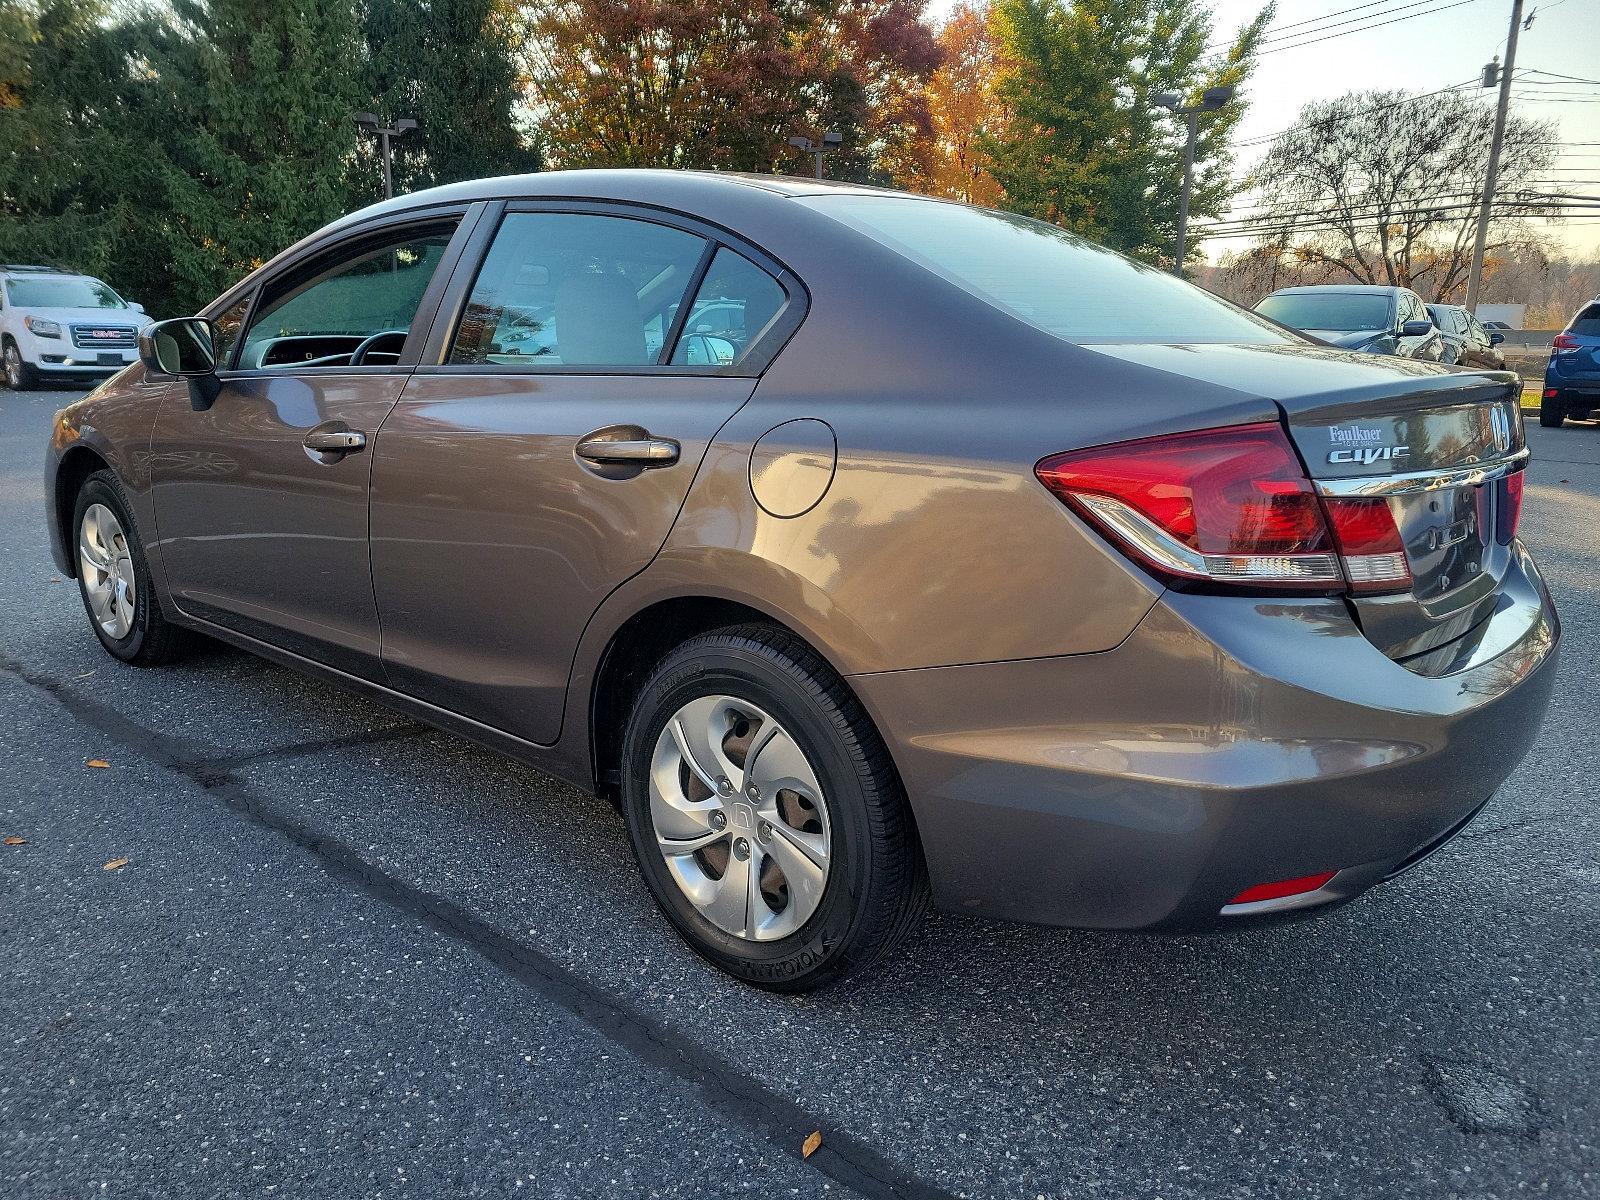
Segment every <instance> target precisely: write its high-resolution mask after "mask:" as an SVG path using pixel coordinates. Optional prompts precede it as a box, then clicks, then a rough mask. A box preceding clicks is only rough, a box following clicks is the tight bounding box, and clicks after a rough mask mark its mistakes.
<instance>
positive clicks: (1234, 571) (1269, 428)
mask: <svg viewBox="0 0 1600 1200" xmlns="http://www.w3.org/2000/svg"><path fill="white" fill-rule="evenodd" d="M1035 472H1036V473H1037V475H1038V476H1039V479H1040V481H1041V482H1042V483H1043V484H1044V485H1045V486H1046V487H1047V488H1049V489H1050V490H1051V491H1052V492H1054V493H1055V494H1056V495H1057V496H1058V497H1060V498H1061V499H1062V500H1064V501H1065V502H1066V503H1067V504H1068V505H1070V506H1071V507H1072V509H1073V510H1074V511H1075V512H1077V513H1078V514H1079V515H1080V516H1082V517H1084V518H1085V519H1086V520H1088V521H1089V522H1090V524H1092V525H1094V526H1095V527H1096V528H1097V529H1099V530H1100V531H1101V532H1103V533H1105V534H1106V535H1107V536H1109V537H1110V538H1111V539H1112V540H1113V541H1114V542H1115V543H1116V544H1117V545H1119V546H1120V547H1121V548H1122V549H1124V550H1125V551H1127V552H1128V553H1130V554H1132V555H1134V556H1135V557H1137V558H1139V559H1140V560H1142V561H1144V562H1145V563H1148V564H1149V565H1151V566H1153V567H1155V568H1156V569H1157V570H1159V571H1162V572H1164V573H1167V574H1170V575H1175V576H1178V577H1180V578H1183V579H1204V580H1210V581H1213V582H1217V583H1231V584H1241V585H1251V584H1254V585H1256V586H1261V585H1267V586H1271V587H1300V588H1315V589H1318V590H1324V591H1325V590H1327V589H1329V588H1330V587H1338V586H1339V585H1340V584H1342V583H1343V580H1344V577H1343V573H1342V572H1341V571H1340V569H1339V562H1338V558H1337V556H1336V555H1335V553H1334V545H1333V540H1332V538H1331V536H1330V535H1329V533H1328V527H1327V524H1326V522H1325V521H1324V520H1323V516H1322V509H1321V507H1320V506H1319V505H1318V503H1317V497H1316V494H1315V492H1313V491H1312V488H1311V483H1310V481H1309V480H1308V479H1307V478H1306V476H1305V472H1304V471H1303V470H1302V469H1301V467H1300V460H1299V459H1298V458H1296V457H1295V453H1294V449H1293V447H1291V446H1290V445H1289V439H1288V437H1287V436H1286V435H1285V434H1284V432H1283V430H1282V428H1281V427H1280V426H1278V425H1276V424H1261V425H1241V426H1236V427H1234V428H1231V429H1208V430H1202V431H1200V432H1197V433H1178V434H1171V435H1168V436H1165V437H1154V438H1143V439H1141V440H1139V441H1136V442H1121V443H1118V444H1116V445H1112V446H1098V447H1096V448H1094V449H1092V450H1075V451H1071V452H1069V453H1066V454H1056V455H1052V456H1051V457H1049V458H1047V459H1045V460H1044V461H1043V462H1041V463H1039V465H1038V466H1037V467H1036V468H1035Z"/></svg>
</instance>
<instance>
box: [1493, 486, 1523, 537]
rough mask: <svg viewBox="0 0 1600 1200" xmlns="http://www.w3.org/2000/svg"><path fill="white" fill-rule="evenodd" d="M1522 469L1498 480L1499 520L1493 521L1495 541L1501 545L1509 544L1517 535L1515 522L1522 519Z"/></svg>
mask: <svg viewBox="0 0 1600 1200" xmlns="http://www.w3.org/2000/svg"><path fill="white" fill-rule="evenodd" d="M1523 474H1524V473H1523V472H1522V471H1514V472H1512V473H1511V474H1510V475H1507V476H1506V477H1505V478H1504V479H1502V480H1501V481H1500V520H1499V521H1497V522H1495V541H1497V542H1499V543H1500V544H1501V545H1502V546H1508V545H1510V544H1511V539H1512V538H1514V537H1516V536H1517V522H1518V521H1520V520H1522V480H1523Z"/></svg>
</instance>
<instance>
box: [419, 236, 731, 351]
mask: <svg viewBox="0 0 1600 1200" xmlns="http://www.w3.org/2000/svg"><path fill="white" fill-rule="evenodd" d="M705 247H706V243H705V239H704V238H700V237H696V236H695V235H694V234H692V233H685V232H684V231H683V230H681V229H674V228H672V227H671V226H668V225H660V224H657V223H656V222H654V221H639V220H634V219H632V218H629V217H609V216H598V215H594V214H589V213H553V212H536V213H534V212H524V213H508V214H507V215H506V218H505V220H504V221H502V222H501V224H500V229H499V231H498V232H497V233H496V234H495V239H494V243H493V244H492V245H491V246H490V247H489V253H488V254H487V255H486V256H485V258H484V260H483V267H482V269H481V270H479V272H478V278H477V279H476V280H475V281H474V283H473V285H472V295H471V297H470V299H469V300H468V301H467V307H466V311H465V312H464V313H463V315H462V318H461V324H460V326H459V327H458V328H457V330H456V337H455V343H454V344H453V345H452V346H451V349H450V359H449V361H450V362H452V363H464V364H474V365H494V366H507V367H546V366H567V367H573V366H580V367H641V366H653V365H655V364H656V363H657V362H658V360H659V358H660V355H661V352H662V349H663V347H664V346H665V344H666V335H667V334H668V333H669V332H670V331H671V327H672V317H673V314H675V313H676V312H677V309H678V306H679V305H680V304H681V303H682V302H683V298H684V293H685V292H686V291H688V289H689V281H690V279H691V277H692V276H693V275H694V269H695V267H696V266H697V265H699V262H700V256H701V254H702V253H703V252H704V251H705Z"/></svg>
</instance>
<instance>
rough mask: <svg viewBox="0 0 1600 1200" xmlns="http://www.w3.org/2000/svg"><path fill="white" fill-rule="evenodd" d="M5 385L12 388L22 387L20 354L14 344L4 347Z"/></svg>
mask: <svg viewBox="0 0 1600 1200" xmlns="http://www.w3.org/2000/svg"><path fill="white" fill-rule="evenodd" d="M5 359H6V385H7V386H8V387H10V388H12V389H20V388H21V387H22V355H21V354H20V353H19V352H18V350H17V348H16V346H14V345H12V346H7V347H6V354H5Z"/></svg>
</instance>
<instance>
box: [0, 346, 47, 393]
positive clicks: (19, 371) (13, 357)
mask: <svg viewBox="0 0 1600 1200" xmlns="http://www.w3.org/2000/svg"><path fill="white" fill-rule="evenodd" d="M0 355H3V356H4V360H5V362H4V374H3V376H0V378H4V380H5V384H6V386H7V387H8V388H10V389H11V390H12V391H14V392H31V391H32V390H33V389H34V388H36V387H38V386H39V372H38V370H37V368H35V367H34V366H33V364H31V363H26V362H23V361H22V351H21V350H20V349H19V348H18V347H17V343H16V342H14V341H12V340H11V339H10V338H9V337H8V338H6V339H5V342H4V344H3V346H0Z"/></svg>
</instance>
